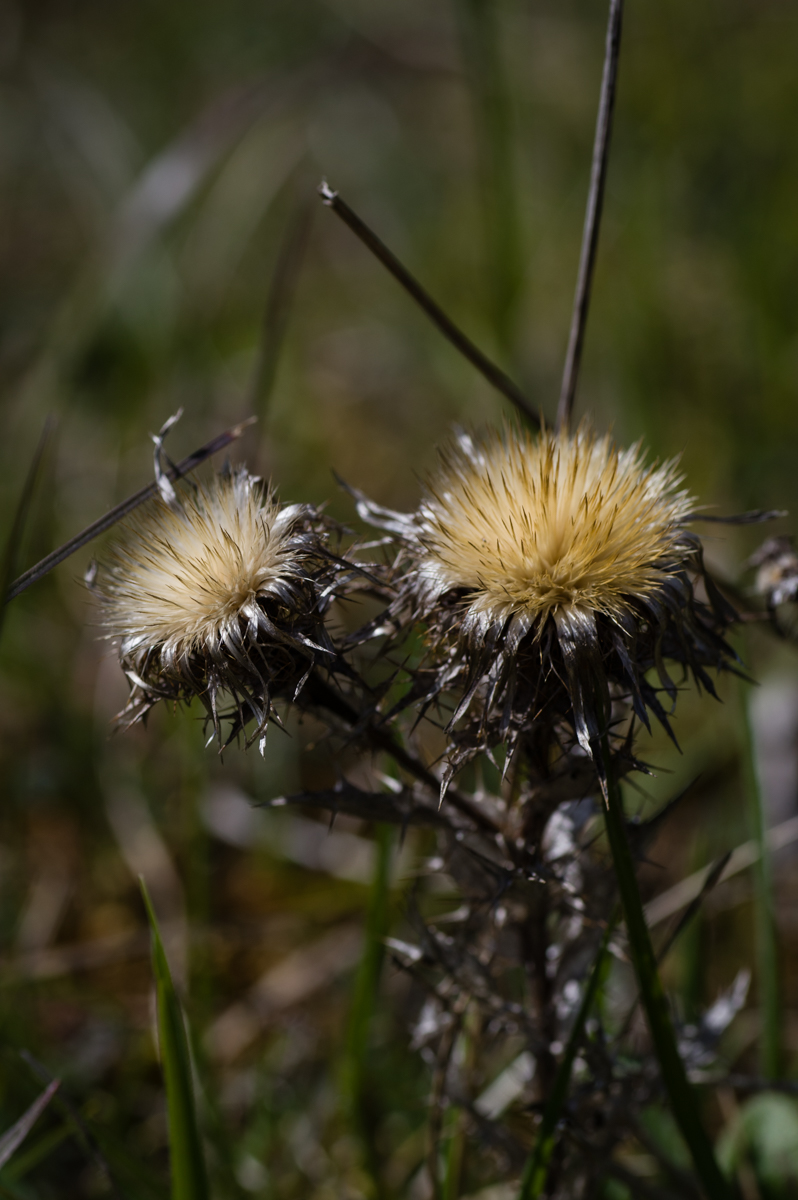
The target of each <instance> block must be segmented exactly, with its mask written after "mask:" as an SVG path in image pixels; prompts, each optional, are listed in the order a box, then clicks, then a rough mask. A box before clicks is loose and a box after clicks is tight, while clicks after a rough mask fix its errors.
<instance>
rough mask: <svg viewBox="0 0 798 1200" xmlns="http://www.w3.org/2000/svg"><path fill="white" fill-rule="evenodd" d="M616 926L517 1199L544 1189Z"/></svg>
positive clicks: (602, 951) (533, 1199)
mask: <svg viewBox="0 0 798 1200" xmlns="http://www.w3.org/2000/svg"><path fill="white" fill-rule="evenodd" d="M614 928H615V920H614V919H613V920H612V921H610V922H609V923H608V925H607V929H606V931H605V934H604V937H603V938H602V940H601V945H600V946H599V951H598V954H597V955H596V959H595V962H594V963H593V970H592V971H591V972H590V978H589V980H588V982H587V987H586V988H585V991H584V995H583V996H582V1003H581V1004H580V1006H579V1012H578V1013H577V1014H576V1019H575V1020H574V1023H573V1027H572V1029H571V1035H570V1037H569V1038H568V1045H567V1046H566V1047H565V1053H564V1055H563V1057H562V1062H561V1063H560V1065H559V1067H558V1069H557V1074H556V1076H555V1079H554V1086H553V1087H552V1089H551V1091H550V1093H549V1098H548V1100H547V1101H546V1107H545V1108H544V1110H543V1119H542V1120H541V1122H540V1128H539V1129H538V1136H537V1139H536V1141H535V1145H534V1147H533V1149H532V1153H531V1154H530V1156H529V1158H528V1159H527V1162H526V1166H525V1168H524V1174H523V1176H522V1178H521V1191H520V1192H519V1194H518V1200H537V1197H538V1196H540V1195H541V1193H542V1192H543V1191H544V1190H545V1187H546V1180H547V1177H548V1173H549V1161H550V1160H551V1156H552V1152H553V1150H554V1135H555V1132H556V1130H557V1125H558V1123H559V1120H560V1117H561V1116H562V1111H563V1109H564V1108H565V1102H566V1100H567V1099H568V1088H569V1086H570V1083H571V1073H572V1072H573V1068H574V1062H575V1061H576V1054H577V1051H578V1049H579V1045H580V1043H581V1041H582V1036H583V1034H584V1032H585V1023H586V1021H587V1018H588V1016H589V1014H590V1010H591V1008H592V1007H593V1003H594V1001H595V999H596V994H597V992H598V989H599V983H600V982H601V975H602V970H603V967H604V962H605V959H606V956H607V947H608V945H609V941H610V937H611V936H612V931H613V929H614Z"/></svg>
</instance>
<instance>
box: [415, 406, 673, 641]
mask: <svg viewBox="0 0 798 1200" xmlns="http://www.w3.org/2000/svg"><path fill="white" fill-rule="evenodd" d="M440 457H441V462H440V467H439V469H438V471H437V472H436V473H435V474H433V475H432V476H431V478H430V480H429V482H428V490H427V496H426V498H425V499H424V501H423V502H422V504H421V507H420V509H419V512H418V514H417V518H416V519H417V524H418V530H419V532H418V538H419V543H420V552H419V558H418V569H419V575H420V586H421V587H422V589H424V590H426V591H428V593H430V594H441V593H443V592H446V591H449V590H451V589H455V588H456V589H464V590H466V591H467V592H468V594H469V602H470V608H471V610H472V611H473V612H482V613H484V614H485V615H487V616H489V617H490V618H491V619H492V620H494V621H501V620H504V619H506V618H508V617H510V616H511V615H513V614H515V613H521V612H523V613H526V614H528V615H529V616H530V617H531V618H532V619H533V620H539V621H540V622H541V623H543V622H544V621H545V620H546V618H547V617H548V616H549V614H555V613H556V612H557V611H558V610H559V609H560V608H561V607H563V606H568V605H573V606H576V607H579V608H587V609H590V610H593V611H595V612H602V613H606V614H608V615H612V614H615V613H617V612H619V611H620V610H621V609H623V608H625V607H626V606H627V603H628V599H629V598H635V597H637V598H641V599H642V598H645V597H647V596H649V595H651V593H652V592H653V591H654V590H656V588H657V587H659V586H660V585H661V583H662V570H661V568H662V563H663V562H664V561H665V560H670V559H671V558H672V557H673V550H674V547H675V545H676V543H677V542H678V540H679V538H680V536H682V532H683V530H682V526H683V522H684V519H685V517H686V516H687V514H688V512H689V511H690V509H691V507H692V501H691V498H690V497H689V496H688V494H687V493H686V492H684V491H680V490H678V485H679V483H680V476H679V475H678V473H677V471H676V466H675V464H674V463H666V464H665V465H664V466H659V467H658V466H653V467H650V466H646V465H645V463H644V461H643V459H642V455H641V453H640V450H639V447H637V446H634V447H632V448H631V449H629V450H625V451H619V450H617V449H616V447H615V446H614V444H613V442H612V440H611V439H610V438H609V437H602V438H597V437H596V436H595V435H594V434H593V433H592V432H591V431H590V430H588V429H585V428H582V429H580V430H579V431H578V432H577V433H576V434H574V435H572V436H562V435H560V436H558V435H555V434H552V433H548V432H544V433H543V434H541V435H540V436H539V437H538V438H533V437H532V436H530V434H528V433H525V432H520V431H517V430H513V429H510V430H507V431H505V433H504V435H503V436H502V435H500V434H499V433H496V432H492V433H489V434H487V435H486V436H485V437H484V438H483V439H482V440H480V441H479V442H476V441H474V440H473V439H472V438H470V437H468V436H466V435H461V436H460V438H459V439H458V440H457V441H455V442H454V443H452V444H451V445H449V446H448V447H446V448H445V449H444V450H443V451H442V452H441V456H440Z"/></svg>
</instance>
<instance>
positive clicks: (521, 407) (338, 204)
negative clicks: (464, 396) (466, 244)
mask: <svg viewBox="0 0 798 1200" xmlns="http://www.w3.org/2000/svg"><path fill="white" fill-rule="evenodd" d="M319 195H320V196H321V198H322V201H323V203H324V204H326V206H327V207H328V208H331V209H332V211H333V212H334V213H335V214H336V216H338V217H340V218H341V220H342V221H343V222H344V224H345V225H348V226H349V228H350V229H351V230H352V232H353V233H354V234H355V235H356V236H357V237H359V238H360V240H361V242H362V243H363V245H364V246H367V247H368V249H369V250H370V251H371V253H372V254H373V255H374V256H375V257H376V258H378V259H379V260H380V262H381V263H382V265H383V266H384V267H387V269H388V270H389V271H390V273H391V274H392V275H393V277H394V279H395V280H396V281H397V282H398V283H401V285H402V287H403V288H404V289H405V291H406V292H408V293H409V294H410V295H411V296H412V297H413V299H414V300H415V302H416V304H418V306H419V307H420V308H421V309H423V310H424V312H425V313H426V314H427V316H428V317H429V319H430V320H431V321H432V323H433V325H435V326H436V327H437V328H438V329H439V330H440V332H441V333H442V334H443V336H444V337H445V338H446V339H447V341H449V342H451V344H452V345H453V346H454V348H455V349H456V350H459V351H460V353H461V354H462V355H463V357H464V358H467V359H468V361H469V362H470V363H471V365H472V366H473V367H476V369H477V370H478V371H479V373H480V375H482V377H483V378H484V379H487V381H488V383H489V384H490V385H491V387H494V388H495V389H496V391H497V392H501V394H502V395H503V396H506V397H507V399H508V400H509V401H510V402H511V403H512V404H514V405H515V407H516V408H517V409H518V411H519V412H520V414H521V416H522V417H524V418H525V419H526V420H527V421H529V423H530V424H531V425H533V426H534V428H535V429H540V427H541V424H542V421H541V417H540V414H539V413H538V412H537V410H536V409H535V408H534V407H533V405H532V404H531V402H530V401H529V400H527V398H526V396H525V395H524V393H523V392H522V391H521V389H520V388H519V387H518V386H517V384H515V383H513V381H512V379H511V378H510V376H509V375H507V374H506V373H505V372H504V371H502V369H501V367H497V366H496V364H495V363H494V362H491V360H490V359H489V358H488V357H487V356H486V355H485V354H483V353H482V351H481V350H480V349H479V347H478V346H475V345H474V343H473V342H472V341H471V338H469V337H467V336H466V334H464V333H463V331H462V329H460V328H458V326H457V325H455V323H454V321H452V320H451V318H450V317H447V315H446V313H445V312H444V311H443V309H442V308H441V307H440V305H439V304H437V303H436V301H435V300H433V299H432V296H430V294H429V292H427V291H426V290H425V289H424V288H423V287H422V286H421V284H420V283H419V282H418V280H417V279H416V278H415V277H414V276H413V275H411V274H410V272H409V271H408V269H407V267H405V266H403V265H402V263H400V262H399V259H398V258H397V257H396V255H395V254H394V253H393V252H392V251H391V250H389V249H388V247H387V246H386V245H385V243H384V242H383V241H381V240H380V238H378V237H377V235H376V233H374V232H373V230H371V229H369V227H368V225H366V223H365V221H363V220H361V218H360V217H359V216H358V215H357V213H356V212H354V211H353V210H352V209H351V208H350V207H349V205H348V204H347V203H346V201H345V200H342V199H341V197H340V196H339V195H338V193H337V192H335V191H333V189H332V188H331V187H330V186H329V185H328V183H327V181H326V180H323V181H322V183H321V184H320V185H319Z"/></svg>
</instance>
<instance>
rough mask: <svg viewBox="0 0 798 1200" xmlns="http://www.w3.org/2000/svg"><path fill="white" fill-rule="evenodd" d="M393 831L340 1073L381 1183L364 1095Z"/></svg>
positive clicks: (381, 829)
mask: <svg viewBox="0 0 798 1200" xmlns="http://www.w3.org/2000/svg"><path fill="white" fill-rule="evenodd" d="M394 835H395V831H394V830H393V829H392V828H391V826H390V825H378V826H377V830H376V839H375V844H376V850H377V858H376V864H375V868H374V881H373V883H372V885H371V893H370V896H369V905H368V910H367V913H366V929H365V935H366V936H365V944H364V948H363V956H362V958H361V960H360V964H359V966H358V970H357V973H356V975H355V980H354V986H353V989H352V1004H351V1008H350V1010H349V1023H348V1028H347V1033H346V1044H345V1050H344V1060H343V1063H342V1071H341V1091H342V1094H343V1098H344V1103H345V1105H346V1107H347V1110H348V1113H349V1117H350V1120H351V1121H352V1124H353V1125H354V1127H355V1129H356V1131H357V1134H358V1136H359V1138H360V1140H361V1143H362V1146H363V1153H364V1156H365V1160H366V1165H367V1167H368V1170H369V1172H370V1173H371V1175H372V1176H373V1177H374V1180H375V1183H376V1182H377V1175H378V1162H377V1155H376V1152H375V1150H374V1147H373V1145H372V1141H373V1139H372V1137H371V1136H370V1129H371V1127H372V1126H373V1124H374V1121H373V1117H372V1115H371V1114H370V1113H369V1105H368V1098H367V1096H366V1080H365V1072H366V1063H367V1059H368V1049H369V1036H370V1033H371V1028H372V1022H373V1018H374V1013H375V1010H376V1006H377V996H378V989H379V980H380V972H381V970H382V961H383V958H384V954H385V947H384V938H385V935H386V934H387V932H388V919H389V906H390V887H391V859H392V856H393V846H394Z"/></svg>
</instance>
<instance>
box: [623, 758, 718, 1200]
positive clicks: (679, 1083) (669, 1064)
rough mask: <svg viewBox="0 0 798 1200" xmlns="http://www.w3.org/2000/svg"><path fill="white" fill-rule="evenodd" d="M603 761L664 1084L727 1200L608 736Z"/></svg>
mask: <svg viewBox="0 0 798 1200" xmlns="http://www.w3.org/2000/svg"><path fill="white" fill-rule="evenodd" d="M601 755H602V759H603V762H604V767H605V771H606V777H607V785H606V786H607V792H606V797H605V799H606V804H605V807H604V818H605V824H606V828H607V838H608V840H609V843H610V849H611V851H612V858H613V863H614V865H615V876H616V879H617V881H618V890H619V892H620V895H621V904H622V906H623V915H624V919H625V921H626V933H627V937H628V939H629V951H630V954H631V958H632V962H633V963H634V968H635V974H636V975H637V982H638V985H639V987H640V999H641V1000H642V1002H643V1008H644V1009H645V1013H646V1017H647V1019H648V1027H649V1030H650V1031H651V1040H652V1041H653V1043H654V1051H655V1053H656V1056H657V1060H658V1062H659V1067H660V1071H661V1073H662V1081H663V1083H664V1085H665V1090H666V1091H667V1093H668V1098H669V1100H670V1102H671V1107H672V1109H673V1115H674V1118H675V1120H676V1123H677V1125H678V1126H679V1129H680V1131H681V1134H682V1137H683V1138H684V1140H685V1142H686V1143H687V1147H688V1149H689V1151H690V1154H691V1156H692V1159H693V1165H694V1166H695V1170H696V1174H697V1175H698V1177H699V1179H700V1181H701V1185H702V1187H703V1189H704V1191H705V1193H706V1195H707V1197H708V1198H709V1200H729V1198H730V1197H731V1195H732V1191H731V1188H730V1185H729V1184H728V1182H727V1181H726V1179H725V1178H724V1176H723V1175H722V1174H721V1171H720V1168H719V1167H718V1164H717V1161H716V1159H715V1154H714V1151H713V1149H712V1143H711V1142H710V1140H709V1137H708V1136H707V1133H706V1131H705V1129H704V1126H703V1124H702V1122H701V1114H700V1111H699V1105H698V1099H697V1097H696V1093H695V1091H694V1090H693V1088H692V1087H691V1085H690V1081H689V1080H688V1078H687V1072H686V1071H685V1069H684V1063H683V1062H682V1060H681V1057H680V1055H679V1050H678V1047H677V1045H676V1037H675V1035H674V1032H673V1025H672V1023H671V1016H670V1012H669V1009H668V1001H667V999H666V997H665V992H664V990H663V987H662V982H661V980H660V977H659V971H658V970H657V960H656V958H655V956H654V947H653V946H652V944H651V936H650V934H649V932H648V926H647V925H646V918H645V915H644V913H643V905H642V902H641V900H640V891H639V889H638V886H637V876H636V875H635V865H634V860H633V858H632V852H631V850H630V848H629V842H628V840H627V837H626V822H625V817H624V811H623V801H622V799H621V792H620V788H619V787H618V782H617V780H616V779H615V777H614V775H613V772H612V763H611V759H610V752H609V745H608V743H607V738H606V735H605V736H604V737H603V738H602V742H601Z"/></svg>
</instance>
